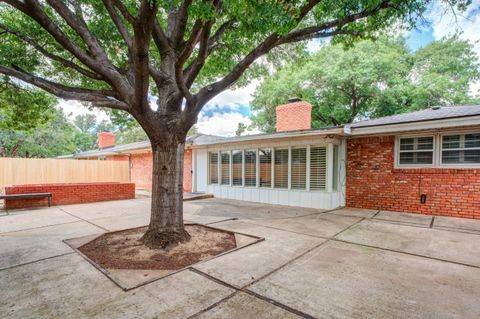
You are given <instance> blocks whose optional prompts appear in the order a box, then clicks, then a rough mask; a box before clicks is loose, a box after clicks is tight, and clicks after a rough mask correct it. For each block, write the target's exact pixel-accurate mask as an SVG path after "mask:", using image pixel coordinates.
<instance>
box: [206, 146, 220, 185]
mask: <svg viewBox="0 0 480 319" xmlns="http://www.w3.org/2000/svg"><path fill="white" fill-rule="evenodd" d="M208 181H209V183H210V184H218V153H217V152H215V153H214V152H208Z"/></svg>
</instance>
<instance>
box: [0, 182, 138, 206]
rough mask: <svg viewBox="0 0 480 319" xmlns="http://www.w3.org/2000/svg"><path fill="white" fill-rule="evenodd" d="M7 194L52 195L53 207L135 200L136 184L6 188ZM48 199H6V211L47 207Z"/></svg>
mask: <svg viewBox="0 0 480 319" xmlns="http://www.w3.org/2000/svg"><path fill="white" fill-rule="evenodd" d="M4 191H5V194H7V195H8V194H29V193H52V205H66V204H78V203H90V202H100V201H107V200H118V199H132V198H135V184H134V183H71V184H70V183H68V184H31V185H14V186H6V187H5V189H4ZM47 205H48V200H47V198H38V199H6V200H5V209H14V208H25V207H37V206H47Z"/></svg>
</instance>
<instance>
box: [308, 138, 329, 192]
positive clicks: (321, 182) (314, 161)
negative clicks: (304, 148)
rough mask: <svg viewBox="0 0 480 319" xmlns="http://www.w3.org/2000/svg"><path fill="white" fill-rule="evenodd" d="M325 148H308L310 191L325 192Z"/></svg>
mask: <svg viewBox="0 0 480 319" xmlns="http://www.w3.org/2000/svg"><path fill="white" fill-rule="evenodd" d="M326 185H327V148H326V147H324V146H322V147H311V148H310V190H326Z"/></svg>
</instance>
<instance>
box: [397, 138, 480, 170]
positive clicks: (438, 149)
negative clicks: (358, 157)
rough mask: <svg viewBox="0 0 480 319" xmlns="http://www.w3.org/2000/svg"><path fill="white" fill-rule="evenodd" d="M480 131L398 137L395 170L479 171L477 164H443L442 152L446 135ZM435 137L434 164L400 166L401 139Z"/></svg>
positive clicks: (479, 166)
mask: <svg viewBox="0 0 480 319" xmlns="http://www.w3.org/2000/svg"><path fill="white" fill-rule="evenodd" d="M479 132H480V129H476V130H452V131H448V132H442V133H431V132H430V133H428V132H427V133H423V134H422V133H417V134H408V135H397V136H396V137H395V147H394V152H395V155H394V168H395V169H410V168H413V169H422V168H445V169H448V168H456V169H478V168H480V164H475V163H457V164H453V163H448V164H444V163H442V151H443V136H445V135H464V134H470V133H479ZM429 136H433V151H434V152H433V163H432V164H400V138H412V137H429Z"/></svg>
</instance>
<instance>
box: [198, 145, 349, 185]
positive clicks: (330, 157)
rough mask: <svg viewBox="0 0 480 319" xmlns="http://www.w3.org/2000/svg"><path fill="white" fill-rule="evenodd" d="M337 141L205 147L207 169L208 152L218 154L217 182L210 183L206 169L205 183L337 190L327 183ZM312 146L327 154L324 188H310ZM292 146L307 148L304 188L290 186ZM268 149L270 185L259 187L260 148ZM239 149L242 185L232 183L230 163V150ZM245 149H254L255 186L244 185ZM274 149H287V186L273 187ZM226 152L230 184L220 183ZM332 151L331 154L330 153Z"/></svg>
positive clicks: (329, 181)
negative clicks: (223, 157)
mask: <svg viewBox="0 0 480 319" xmlns="http://www.w3.org/2000/svg"><path fill="white" fill-rule="evenodd" d="M337 142H338V141H336V140H335V141H331V140H329V141H328V142H327V143H326V142H325V141H322V142H321V143H318V141H317V142H316V143H312V141H302V142H296V143H295V144H292V143H289V144H284V145H281V146H278V145H277V146H276V147H275V146H274V144H273V143H261V144H260V145H258V144H257V145H250V144H248V145H243V146H240V145H235V146H232V147H231V148H226V147H218V148H217V147H214V148H207V170H210V161H209V155H208V154H209V153H210V152H212V153H217V156H218V163H217V169H218V183H217V184H210V183H209V182H210V175H209V172H208V171H207V178H208V181H207V185H208V186H219V187H234V188H256V189H259V190H262V189H266V190H275V191H292V192H309V193H332V192H333V193H335V192H338V191H339V190H337V191H333V190H332V188H331V187H330V190H329V187H328V185H329V184H332V181H331V178H332V177H333V174H332V172H330V170H332V169H333V163H332V160H333V145H340V144H339V143H337ZM312 147H325V148H326V155H327V163H326V164H327V168H326V180H325V189H323V190H322V189H315V190H312V189H311V188H310V149H311V148H312ZM293 148H306V150H307V171H306V188H305V189H293V188H292V187H291V162H292V149H293ZM261 149H264V150H266V149H267V150H270V151H271V163H270V169H271V185H270V187H260V150H261ZM234 150H235V151H236V150H240V151H242V179H243V180H242V185H235V186H234V185H233V178H232V177H233V176H232V175H233V174H232V165H233V157H232V151H234ZM246 150H255V151H256V186H246V185H245V151H246ZM275 150H288V166H287V167H288V187H287V188H277V187H275ZM224 152H225V153H228V154H229V155H230V158H229V159H230V162H229V175H230V176H229V177H230V184H222V153H224ZM330 153H332V154H330Z"/></svg>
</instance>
